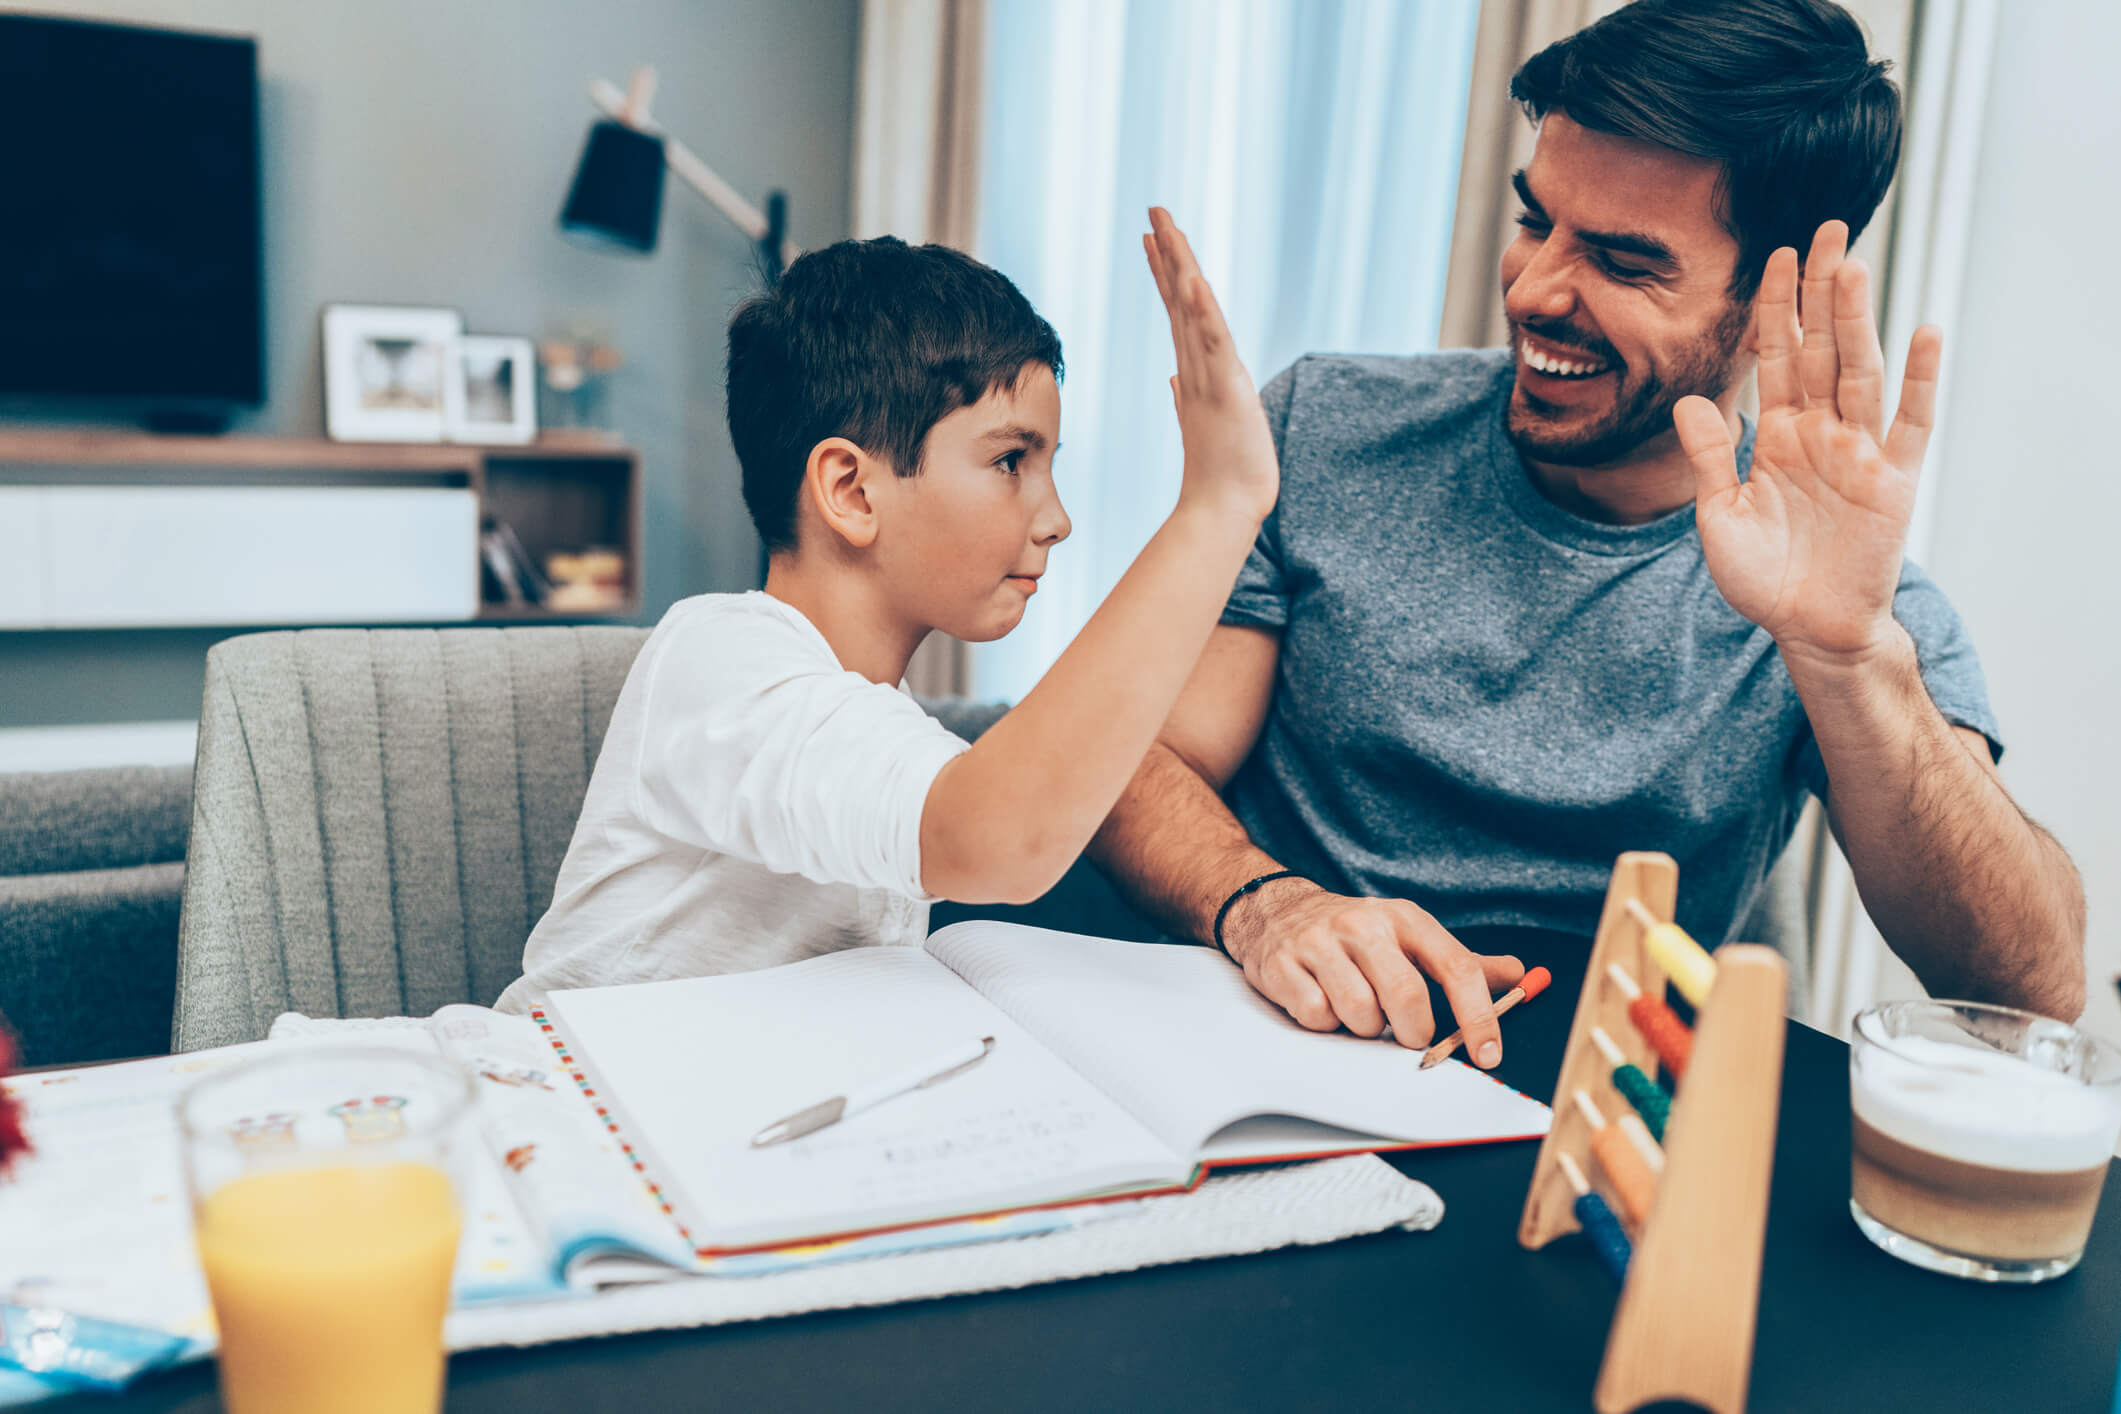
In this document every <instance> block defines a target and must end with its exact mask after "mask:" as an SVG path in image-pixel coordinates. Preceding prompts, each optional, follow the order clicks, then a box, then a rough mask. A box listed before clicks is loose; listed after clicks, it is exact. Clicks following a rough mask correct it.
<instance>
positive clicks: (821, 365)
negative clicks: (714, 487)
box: [728, 236, 1061, 552]
mask: <svg viewBox="0 0 2121 1414" xmlns="http://www.w3.org/2000/svg"><path fill="white" fill-rule="evenodd" d="M1033 363H1042V364H1044V365H1045V366H1046V367H1048V368H1050V369H1052V370H1053V376H1054V377H1055V378H1059V377H1060V376H1061V346H1060V336H1059V335H1057V334H1055V333H1054V332H1053V326H1052V325H1050V324H1048V323H1047V322H1046V321H1045V320H1043V319H1041V318H1040V317H1039V315H1038V311H1037V310H1035V309H1033V308H1032V307H1031V302H1030V301H1029V300H1027V299H1025V298H1024V296H1023V294H1022V292H1021V291H1019V290H1018V289H1017V288H1016V286H1015V285H1012V284H1010V283H1009V280H1008V278H1007V277H1006V276H1004V275H1002V274H1000V273H998V272H996V271H994V270H991V269H989V268H988V267H987V266H985V265H982V264H980V263H979V262H978V261H977V260H974V259H973V258H972V257H971V256H969V255H966V254H964V253H963V252H962V251H956V250H952V249H950V248H949V247H947V246H939V245H923V246H909V245H907V244H906V243H905V242H904V241H902V240H898V239H897V238H895V237H892V236H884V237H880V238H879V239H876V240H871V241H841V242H840V243H839V244H837V245H830V246H826V247H825V248H824V249H823V250H815V251H812V252H810V253H809V254H808V255H805V256H803V257H802V258H801V259H800V260H798V261H796V262H795V263H794V264H793V265H791V266H789V267H788V269H787V272H786V273H785V274H783V275H782V276H781V280H780V283H779V285H778V286H776V287H775V288H774V289H772V290H771V291H769V292H767V293H765V294H762V295H759V296H756V297H755V298H753V299H750V300H748V301H746V302H745V303H744V305H743V306H742V307H741V308H739V309H738V310H737V312H736V314H735V315H734V316H733V317H732V318H731V319H730V321H729V389H728V391H729V435H730V438H731V440H733V441H734V442H735V443H736V455H737V460H738V461H739V462H741V463H742V464H743V468H744V504H745V505H746V506H747V507H749V508H750V511H751V520H752V523H753V524H754V525H756V526H757V527H758V532H759V538H760V539H761V540H763V541H765V542H766V549H767V550H768V551H769V552H772V551H776V550H786V549H790V548H793V546H794V545H795V526H796V504H797V500H798V498H799V495H800V493H801V489H802V484H803V472H804V468H805V467H806V466H807V465H808V463H809V460H810V452H811V449H812V448H813V447H815V446H817V444H818V443H819V442H822V441H824V440H825V439H826V438H828V437H845V438H846V439H847V440H848V441H850V442H852V443H854V444H855V445H856V446H858V447H860V448H861V449H862V450H863V451H865V452H868V453H870V454H871V455H872V456H876V457H881V458H882V459H883V460H884V461H886V462H888V463H889V464H890V466H891V468H892V470H893V471H895V472H897V473H898V474H899V475H900V476H913V475H915V474H917V473H918V472H919V471H920V468H921V449H922V446H923V444H924V443H926V441H927V440H928V431H929V429H930V428H932V427H934V426H935V424H936V423H938V422H940V421H942V420H943V419H944V418H945V417H948V416H949V415H950V414H951V413H953V412H956V411H957V410H958V409H959V408H963V407H969V406H971V405H972V404H974V403H976V402H978V401H979V400H980V399H982V398H984V397H986V396H987V394H988V393H990V392H993V391H994V390H995V389H997V388H1000V389H1007V390H1014V389H1015V387H1016V385H1017V382H1018V380H1019V379H1020V378H1021V377H1022V376H1023V372H1024V369H1025V367H1026V366H1028V365H1030V364H1033Z"/></svg>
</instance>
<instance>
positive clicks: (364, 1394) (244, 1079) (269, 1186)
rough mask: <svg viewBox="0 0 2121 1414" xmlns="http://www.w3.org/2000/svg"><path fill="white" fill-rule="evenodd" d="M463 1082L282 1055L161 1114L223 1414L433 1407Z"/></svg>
mask: <svg viewBox="0 0 2121 1414" xmlns="http://www.w3.org/2000/svg"><path fill="white" fill-rule="evenodd" d="M471 1108H472V1087H471V1081H470V1078H469V1077H468V1076H466V1075H465V1074H464V1073H463V1072H462V1071H460V1070H459V1069H457V1068H456V1067H455V1066H453V1065H450V1064H448V1063H447V1062H445V1061H443V1060H440V1059H438V1058H436V1057H434V1056H425V1055H419V1054H416V1053H412V1052H407V1051H400V1050H394V1049H388V1048H382V1047H355V1046H316V1045H303V1046H300V1047H294V1046H290V1048H289V1049H288V1051H287V1053H286V1054H284V1055H268V1056H264V1057H261V1058H260V1059H257V1060H254V1061H250V1062H247V1063H245V1064H243V1065H241V1066H237V1067H235V1068H234V1069H231V1070H227V1071H223V1072H222V1073H220V1074H218V1075H213V1076H209V1077H208V1078H207V1079H205V1080H202V1081H201V1082H200V1083H199V1084H197V1085H195V1086H193V1087H192V1088H191V1089H190V1090H189V1091H187V1092H186V1093H185V1095H184V1097H183V1099H182V1100H180V1101H179V1102H178V1105H177V1116H178V1120H179V1123H180V1126H181V1128H182V1131H183V1141H184V1156H185V1169H186V1173H187V1175H188V1177H189V1179H190V1183H191V1195H192V1215H193V1222H194V1227H195V1231H196V1235H197V1241H198V1247H199V1262H200V1265H201V1266H202V1267H203V1268H204V1269H205V1273H206V1285H207V1289H208V1291H209V1292H210V1293H211V1294H212V1296H213V1305H214V1319H215V1323H216V1324H217V1325H218V1326H219V1327H220V1333H221V1352H220V1362H221V1398H222V1402H223V1403H224V1404H225V1405H226V1407H227V1408H228V1410H229V1414H264V1411H268V1410H273V1411H277V1410H295V1409H299V1410H303V1411H305V1414H338V1411H342V1410H343V1411H348V1414H351V1411H355V1410H359V1411H362V1414H434V1411H436V1410H438V1409H440V1408H441V1407H442V1382H443V1349H442V1317H443V1314H444V1313H445V1312H446V1311H447V1310H448V1309H449V1291H450V1278H451V1273H452V1271H453V1269H454V1267H455V1265H456V1255H457V1238H458V1234H459V1232H460V1230H461V1227H462V1223H461V1220H460V1215H459V1211H458V1203H457V1197H456V1190H455V1185H454V1184H453V1182H452V1178H451V1175H452V1172H453V1166H454V1164H455V1163H456V1161H457V1159H458V1158H459V1156H460V1154H461V1153H462V1152H463V1150H464V1149H465V1148H466V1146H468V1145H470V1144H471V1143H474V1142H476V1140H475V1136H474V1132H473V1130H472V1128H471V1125H470V1115H471Z"/></svg>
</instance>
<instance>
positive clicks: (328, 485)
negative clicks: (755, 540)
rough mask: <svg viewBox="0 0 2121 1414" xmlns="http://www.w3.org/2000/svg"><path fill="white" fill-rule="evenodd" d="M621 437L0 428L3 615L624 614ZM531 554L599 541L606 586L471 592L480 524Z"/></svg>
mask: <svg viewBox="0 0 2121 1414" xmlns="http://www.w3.org/2000/svg"><path fill="white" fill-rule="evenodd" d="M641 509H642V508H641V468H640V456H639V454H638V453H637V452H635V451H634V450H633V449H632V448H630V447H627V446H624V445H622V444H619V443H616V442H606V441H601V440H580V441H577V440H566V439H562V438H553V439H551V440H541V441H537V442H532V443H528V444H526V445H522V446H472V445H465V444H462V443H451V442H439V443H415V442H389V443H360V442H330V441H325V440H323V439H321V438H307V437H256V436H248V435H243V436H224V437H182V436H150V435H147V434H144V433H118V432H109V431H91V430H74V429H64V428H37V429H31V428H13V429H5V428H0V631H6V630H14V629H54V628H76V629H79V628H161V627H205V626H212V627H238V626H266V625H277V624H328V623H354V624H374V623H391V622H398V623H437V622H462V621H465V620H467V619H481V620H513V621H517V622H535V621H538V620H541V619H542V620H547V621H559V622H565V621H571V620H572V621H579V620H582V619H600V618H624V617H630V616H632V615H634V614H637V613H639V612H640V607H641V578H640V575H641ZM487 517H492V518H494V519H496V520H498V521H500V522H503V523H505V524H506V525H507V526H508V527H509V528H510V529H511V530H513V531H514V532H515V533H516V535H517V537H518V538H519V539H520V540H521V541H522V543H523V545H524V546H525V548H526V549H527V550H528V551H529V553H530V555H531V557H532V559H533V561H534V562H535V563H538V564H542V563H543V562H544V559H545V556H546V555H547V554H549V553H551V552H554V551H561V550H575V549H578V548H581V547H586V546H600V547H605V548H608V549H612V550H616V551H618V552H619V553H620V555H621V556H622V557H623V560H624V564H625V576H626V578H625V584H624V588H623V593H622V595H621V596H620V597H619V599H618V601H617V602H607V603H602V604H599V605H597V606H596V607H594V608H580V609H574V610H569V609H565V608H554V607H552V606H550V605H547V604H525V603H520V602H519V603H503V602H495V601H494V600H493V599H491V598H488V597H486V595H484V594H482V592H481V584H480V574H479V567H480V563H481V553H480V545H479V527H480V524H481V522H482V521H483V520H484V519H485V518H487Z"/></svg>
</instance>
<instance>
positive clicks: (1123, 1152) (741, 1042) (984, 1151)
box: [549, 947, 1191, 1247]
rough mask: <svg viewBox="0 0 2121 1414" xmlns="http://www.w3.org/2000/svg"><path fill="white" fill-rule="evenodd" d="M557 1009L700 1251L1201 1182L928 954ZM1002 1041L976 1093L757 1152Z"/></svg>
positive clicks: (954, 1084) (625, 992)
mask: <svg viewBox="0 0 2121 1414" xmlns="http://www.w3.org/2000/svg"><path fill="white" fill-rule="evenodd" d="M549 1004H550V1009H551V1012H552V1014H553V1016H554V1018H555V1020H556V1021H557V1022H558V1025H559V1029H560V1032H561V1034H562V1036H563V1037H564V1038H565V1039H567V1040H568V1041H570V1042H572V1043H573V1044H574V1045H575V1046H576V1047H577V1048H578V1051H577V1055H578V1058H580V1059H581V1060H583V1061H585V1062H586V1064H587V1066H588V1069H589V1071H590V1073H591V1076H592V1078H593V1079H594V1080H595V1081H596V1082H597V1083H599V1084H600V1085H602V1086H603V1087H604V1090H605V1092H606V1094H607V1095H608V1096H612V1097H616V1100H617V1105H618V1108H619V1110H620V1111H621V1114H620V1118H621V1122H622V1124H623V1125H624V1126H625V1128H626V1129H627V1130H628V1131H629V1133H630V1135H631V1136H632V1137H633V1138H634V1140H635V1142H636V1143H642V1144H645V1147H646V1148H647V1149H648V1150H649V1151H650V1154H651V1156H652V1167H653V1169H654V1172H655V1176H656V1177H657V1178H658V1179H659V1180H660V1181H661V1182H662V1183H663V1184H664V1185H665V1186H666V1187H669V1188H673V1189H675V1190H676V1193H677V1196H678V1199H679V1202H678V1207H679V1210H680V1214H681V1216H683V1217H684V1218H685V1219H686V1220H687V1222H688V1224H689V1225H690V1226H691V1228H692V1237H693V1240H694V1242H695V1243H697V1244H700V1245H703V1246H710V1247H723V1246H727V1247H735V1246H744V1245H748V1244H753V1243H760V1242H772V1241H777V1240H780V1239H783V1238H787V1237H791V1236H796V1237H802V1236H816V1235H821V1234H825V1233H834V1232H843V1231H849V1230H853V1229H856V1228H863V1227H882V1226H888V1225H890V1224H892V1223H896V1222H904V1221H917V1220H920V1219H923V1218H927V1217H934V1216H947V1215H951V1214H956V1213H961V1212H969V1211H975V1210H978V1211H985V1210H991V1209H997V1208H1005V1207H1013V1206H1020V1205H1021V1204H1023V1203H1029V1202H1040V1201H1050V1200H1052V1199H1055V1198H1061V1197H1072V1196H1077V1195H1079V1194H1082V1193H1086V1192H1092V1191H1097V1190H1101V1189H1104V1188H1107V1187H1112V1186H1116V1185H1121V1184H1131V1183H1140V1182H1144V1181H1152V1180H1153V1181H1157V1182H1164V1183H1169V1182H1174V1181H1177V1180H1178V1179H1180V1178H1182V1177H1183V1176H1184V1175H1185V1173H1186V1172H1187V1170H1188V1169H1190V1167H1191V1165H1190V1161H1187V1160H1183V1159H1181V1157H1180V1156H1178V1155H1176V1154H1174V1153H1173V1152H1172V1151H1171V1150H1170V1149H1169V1148H1168V1147H1167V1146H1165V1145H1163V1144H1160V1143H1159V1142H1158V1141H1157V1140H1156V1139H1155V1138H1154V1137H1153V1136H1152V1135H1151V1134H1149V1133H1148V1132H1147V1131H1146V1130H1145V1129H1144V1128H1143V1127H1142V1126H1141V1125H1140V1124H1139V1123H1138V1122H1136V1121H1135V1120H1134V1119H1133V1118H1132V1117H1130V1116H1129V1115H1128V1114H1127V1113H1126V1112H1125V1111H1124V1110H1123V1109H1121V1108H1120V1107H1118V1106H1117V1105H1115V1104H1113V1103H1112V1102H1111V1101H1110V1100H1108V1099H1106V1098H1105V1097H1104V1096H1102V1095H1100V1094H1098V1093H1097V1091H1096V1090H1095V1089H1093V1088H1092V1087H1091V1086H1090V1085H1089V1084H1088V1083H1087V1082H1086V1081H1084V1080H1083V1079H1082V1078H1081V1077H1080V1076H1078V1075H1076V1074H1075V1073H1074V1072H1072V1071H1071V1070H1069V1068H1068V1067H1067V1066H1066V1065H1063V1064H1062V1063H1061V1062H1060V1061H1058V1060H1057V1059H1055V1058H1054V1056H1053V1055H1052V1054H1051V1053H1050V1052H1049V1051H1047V1050H1046V1049H1045V1047H1043V1046H1042V1045H1040V1044H1039V1043H1038V1042H1037V1041H1036V1040H1034V1039H1032V1038H1031V1037H1030V1036H1028V1035H1026V1034H1025V1033H1024V1031H1023V1030H1022V1029H1021V1028H1020V1027H1019V1026H1018V1025H1017V1024H1016V1023H1015V1022H1013V1021H1012V1020H1010V1018H1009V1017H1007V1016H1005V1015H1003V1014H1002V1013H1001V1012H1000V1011H998V1010H997V1009H996V1008H995V1007H993V1006H992V1005H990V1004H989V1003H988V1002H986V1001H985V1000H983V999H982V998H981V997H980V996H979V995H978V994H977V993H975V992H974V991H972V989H971V988H969V987H967V986H966V985H965V984H964V983H963V982H961V981H959V980H958V978H957V977H956V976H954V975H953V974H952V973H951V972H950V971H949V970H948V969H947V968H945V967H944V966H943V965H942V964H941V963H939V962H937V961H936V960H935V959H933V958H931V957H929V956H928V955H927V954H926V953H923V952H921V951H919V950H917V949H913V948H892V947H875V948H853V949H849V950H848V951H846V952H839V953H832V954H829V955H827V956H824V957H818V958H811V959H809V960H807V961H804V962H798V963H792V964H790V965H788V966H785V967H776V968H770V969H767V970H765V971H760V972H747V973H738V974H734V975H731V976H724V977H696V978H687V979H685V980H682V981H674V982H650V983H640V984H634V985H626V986H617V987H596V988H585V989H571V990H567V989H563V990H556V991H554V992H553V993H552V994H551V996H550V1003H549ZM988 1035H991V1036H993V1037H995V1038H996V1043H995V1047H994V1051H993V1053H992V1054H991V1055H989V1056H988V1057H987V1058H986V1059H985V1060H984V1061H982V1062H980V1063H979V1064H978V1065H975V1066H973V1067H972V1068H971V1069H969V1070H967V1071H965V1072H964V1073H963V1074H960V1075H957V1076H953V1077H952V1078H950V1079H948V1080H946V1081H943V1082H941V1083H940V1084H937V1085H935V1086H933V1087H931V1088H929V1089H925V1090H916V1091H913V1092H911V1093H909V1094H906V1095H902V1096H900V1097H898V1098H896V1099H892V1100H887V1101H885V1102H884V1103H882V1104H880V1105H878V1106H876V1107H875V1108H873V1109H870V1110H866V1111H864V1112H863V1113H861V1114H858V1115H855V1116H853V1117H851V1118H849V1119H846V1120H844V1121H842V1122H840V1123H839V1124H835V1125H831V1126H829V1127H827V1128H825V1129H821V1130H818V1131H816V1132H815V1133H813V1134H810V1135H807V1136H805V1137H803V1138H801V1139H796V1140H793V1141H790V1142H788V1143H784V1144H775V1145H771V1146H769V1147H767V1148H763V1149H754V1148H752V1147H751V1137H752V1135H754V1134H756V1133H757V1132H758V1131H759V1130H761V1129H763V1128H764V1127H765V1126H766V1125H768V1124H770V1123H772V1122H773V1121H775V1120H777V1119H780V1118H782V1117H784V1116H786V1115H789V1114H792V1113H794V1112H795V1111H797V1110H801V1109H806V1108H808V1107H809V1106H811V1105H813V1104H816V1103H817V1102H818V1101H820V1100H824V1099H828V1098H830V1097H832V1096H834V1095H840V1094H844V1093H846V1092H847V1091H849V1090H850V1089H852V1088H854V1087H855V1086H857V1085H859V1084H861V1083H863V1082H864V1081H866V1080H872V1079H875V1078H878V1077H881V1076H883V1075H886V1074H889V1073H892V1072H896V1071H898V1070H900V1069H901V1068H903V1067H907V1066H918V1065H920V1064H921V1063H922V1062H924V1061H925V1060H926V1059H927V1058H928V1057H930V1056H933V1055H936V1054H938V1053H939V1052H941V1051H943V1050H944V1049H946V1048H947V1047H949V1046H951V1045H953V1044H954V1043H956V1042H959V1041H964V1040H969V1039H976V1038H978V1037H980V1036H988Z"/></svg>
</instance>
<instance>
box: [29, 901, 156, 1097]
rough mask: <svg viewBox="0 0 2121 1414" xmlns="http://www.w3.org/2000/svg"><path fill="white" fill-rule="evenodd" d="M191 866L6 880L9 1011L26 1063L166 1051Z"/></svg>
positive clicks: (82, 1061)
mask: <svg viewBox="0 0 2121 1414" xmlns="http://www.w3.org/2000/svg"><path fill="white" fill-rule="evenodd" d="M183 890H184V865H183V864H182V863H166V864H146V865H140V866H137V867H135V868H131V869H96V870H82V871H78V872H75V873H69V874H31V875H25V876H19V877H15V878H0V1014H4V1015H5V1016H6V1017H7V1020H8V1023H9V1025H11V1026H12V1027H13V1028H14V1031H15V1034H16V1035H17V1037H18V1038H19V1039H20V1040H21V1043H22V1063H23V1064H25V1065H81V1064H86V1063H87V1062H89V1061H98V1060H117V1059H123V1058H126V1057H131V1056H151V1055H161V1054H163V1053H164V1052H166V1051H168V1050H169V1025H170V1013H171V1010H172V1008H173V1007H174V1006H175V1004H176V995H177V902H178V899H179V897H180V896H181V895H182V893H183Z"/></svg>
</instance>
